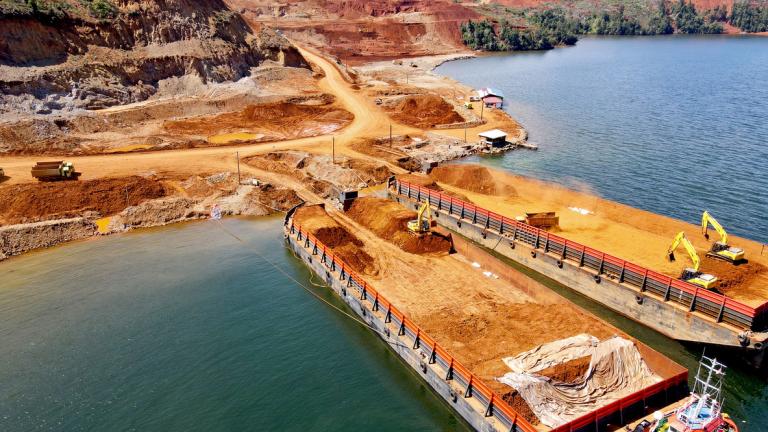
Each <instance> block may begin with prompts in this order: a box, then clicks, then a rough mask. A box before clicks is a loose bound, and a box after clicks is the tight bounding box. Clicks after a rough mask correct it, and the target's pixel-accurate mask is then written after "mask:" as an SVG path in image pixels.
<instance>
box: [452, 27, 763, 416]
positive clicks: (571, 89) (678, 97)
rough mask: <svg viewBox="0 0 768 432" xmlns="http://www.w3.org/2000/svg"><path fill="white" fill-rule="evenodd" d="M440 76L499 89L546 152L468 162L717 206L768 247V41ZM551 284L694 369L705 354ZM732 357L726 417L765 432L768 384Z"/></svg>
mask: <svg viewBox="0 0 768 432" xmlns="http://www.w3.org/2000/svg"><path fill="white" fill-rule="evenodd" d="M437 72H438V73H441V74H444V75H448V76H450V77H453V78H455V79H457V80H459V81H461V82H463V83H465V84H468V85H470V86H473V87H476V88H479V87H487V86H491V87H496V88H500V89H501V90H502V91H504V93H505V95H506V98H505V109H506V110H507V111H508V112H509V113H510V114H511V115H512V116H513V117H514V118H516V119H518V120H519V121H520V122H521V123H522V124H523V125H524V126H525V127H526V129H527V130H528V132H529V135H530V140H531V142H535V143H537V144H539V146H540V150H539V151H538V152H528V151H516V152H511V153H508V154H506V155H503V156H497V157H482V158H474V159H470V162H481V163H483V164H487V165H489V166H493V167H496V168H501V169H505V170H508V171H511V172H514V173H517V174H523V175H528V176H532V177H537V178H541V179H546V180H550V181H555V182H557V183H560V184H563V185H566V186H569V187H573V188H576V189H580V190H585V191H588V192H592V193H597V194H599V195H601V196H603V197H606V198H608V199H611V200H615V201H619V202H623V203H626V204H629V205H632V206H635V207H639V208H642V209H646V210H650V211H653V212H656V213H660V214H665V215H668V216H672V217H675V218H678V219H683V220H686V221H689V222H693V223H698V221H699V220H700V217H701V211H702V210H703V209H709V210H710V211H711V212H712V213H713V214H714V215H715V217H717V218H718V219H719V220H720V222H721V223H723V224H724V225H725V226H726V228H727V229H728V230H729V231H730V232H732V233H734V234H738V235H742V236H745V237H749V238H752V239H755V240H758V241H762V242H768V217H766V214H768V180H767V179H766V175H767V174H768V120H767V119H768V80H767V79H766V77H768V38H765V37H723V36H714V37H678V36H674V37H653V38H628V37H624V38H586V39H583V40H581V41H579V43H578V44H577V45H576V47H573V48H567V49H556V50H553V51H547V52H529V53H515V54H511V55H510V54H506V55H493V56H488V57H481V58H476V59H469V60H461V61H456V62H450V63H446V64H444V65H442V66H440V67H439V68H438V69H437ZM547 284H548V285H550V286H551V287H552V288H553V289H555V290H556V291H558V292H559V293H560V294H562V295H564V296H566V297H568V298H570V299H571V300H572V301H574V302H576V303H578V304H580V305H581V306H582V307H585V308H586V309H588V310H590V311H592V312H593V313H595V314H597V315H599V316H601V317H602V318H604V319H605V320H607V321H609V322H611V323H613V324H614V325H616V326H617V327H619V328H621V329H622V330H624V331H626V332H628V333H630V334H631V335H633V336H635V337H637V338H638V339H640V340H642V341H643V342H645V343H646V344H648V345H650V346H651V347H653V348H655V349H656V350H658V351H660V352H662V353H664V354H665V355H667V356H669V357H670V358H672V359H674V360H675V361H677V362H679V363H680V364H682V365H684V366H686V367H688V368H689V369H692V370H693V371H695V367H696V365H697V362H698V358H699V356H700V355H701V353H702V348H701V347H700V346H689V345H682V344H680V343H678V342H675V341H673V340H670V339H668V338H666V337H664V336H662V335H660V334H658V333H656V332H654V331H652V330H649V329H647V328H645V327H643V326H641V325H639V324H637V323H634V322H632V321H630V320H628V319H626V318H624V317H622V316H620V315H618V314H615V313H613V312H611V311H609V310H607V309H606V308H604V307H602V306H600V305H597V304H595V303H594V302H591V301H589V300H588V299H585V298H583V297H581V296H579V295H578V294H575V293H574V292H573V291H571V290H568V289H566V288H564V287H562V286H558V285H557V284H554V283H547ZM709 353H710V354H713V355H714V354H717V355H722V353H717V352H715V351H713V350H711V349H710V351H709ZM726 361H727V362H728V364H729V365H730V366H731V368H730V370H729V374H728V377H727V381H726V386H725V401H726V402H725V403H726V410H727V411H728V412H730V413H731V414H732V415H733V416H734V417H735V418H738V419H742V420H746V421H747V423H746V424H742V430H746V431H766V430H768V425H767V423H766V421H765V414H766V413H767V412H768V384H767V382H768V380H766V377H765V376H763V375H764V374H760V376H758V374H756V373H755V372H754V371H753V370H751V369H750V368H749V367H748V366H743V365H741V364H740V363H739V362H738V360H736V359H728V358H726ZM693 373H695V372H692V374H693Z"/></svg>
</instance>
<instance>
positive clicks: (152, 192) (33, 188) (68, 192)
mask: <svg viewBox="0 0 768 432" xmlns="http://www.w3.org/2000/svg"><path fill="white" fill-rule="evenodd" d="M168 193H169V191H168V189H167V188H166V187H165V185H163V183H162V182H159V181H156V180H151V179H148V178H144V177H139V176H132V177H124V178H107V179H96V180H82V181H65V182H54V183H23V184H16V185H8V186H2V187H0V223H3V224H15V223H25V222H36V221H40V220H47V219H57V218H64V217H75V216H79V215H81V214H82V213H83V212H85V211H94V212H97V213H98V214H99V215H101V216H107V215H112V214H116V213H119V212H121V211H122V210H123V209H124V208H126V207H129V206H134V205H137V204H139V203H141V202H142V201H144V200H147V199H152V198H160V197H163V196H165V195H167V194H168Z"/></svg>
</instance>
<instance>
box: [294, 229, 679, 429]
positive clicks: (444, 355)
mask: <svg viewBox="0 0 768 432" xmlns="http://www.w3.org/2000/svg"><path fill="white" fill-rule="evenodd" d="M289 216H290V214H289ZM287 228H288V232H289V234H290V235H292V236H295V238H296V240H297V242H298V243H299V244H300V245H302V246H303V247H304V248H305V249H307V250H310V251H311V253H312V255H315V256H319V257H320V262H321V263H322V264H323V265H324V266H325V268H327V269H328V270H329V271H330V272H331V273H338V277H339V280H341V281H345V282H346V285H347V287H348V288H353V289H355V290H357V292H358V294H359V296H360V300H361V301H363V302H368V304H370V309H371V310H372V311H374V312H379V313H380V314H381V315H383V317H384V323H385V325H386V324H391V325H392V327H393V329H396V330H397V335H398V336H405V337H407V338H408V339H410V340H411V341H412V342H413V349H420V350H421V351H422V352H423V353H424V354H425V356H426V358H427V359H428V362H429V364H438V365H440V366H441V367H442V369H443V370H444V371H445V379H446V380H455V381H456V382H457V383H459V384H460V386H461V388H462V389H463V392H464V394H463V397H465V398H470V397H473V398H476V399H477V400H478V401H479V402H480V403H481V404H482V405H483V406H484V407H485V413H484V414H485V416H486V417H495V418H497V419H498V420H499V421H500V422H501V423H502V424H503V425H504V426H505V427H506V428H508V429H507V430H509V431H512V432H515V431H519V432H536V431H537V430H538V429H537V428H535V427H534V426H533V425H531V423H530V422H528V421H527V420H526V419H525V418H524V417H522V416H521V415H520V414H519V413H518V412H517V411H515V410H514V409H513V408H512V407H510V406H509V405H508V404H507V403H506V402H505V401H504V400H503V399H502V398H501V397H500V396H499V395H498V394H497V393H495V392H494V391H493V390H491V388H490V387H488V385H487V384H485V383H484V382H483V380H482V379H480V378H479V377H478V376H476V375H475V374H473V373H472V372H471V371H470V370H469V369H467V368H466V367H465V366H463V365H462V364H461V363H460V362H459V361H458V360H456V359H455V358H454V357H453V356H452V355H451V354H450V353H449V352H448V351H447V350H446V349H444V348H443V347H442V346H440V345H439V344H438V343H437V342H436V341H435V340H434V339H433V338H432V337H430V336H429V335H428V334H427V333H426V332H424V331H423V330H422V329H421V328H419V326H418V325H416V323H414V322H413V321H412V320H411V319H410V318H408V317H407V316H406V315H405V314H404V313H403V312H401V311H400V310H399V309H397V307H395V305H393V304H392V303H390V302H389V301H388V300H387V299H386V298H385V297H384V296H383V295H381V294H380V293H379V292H378V291H377V290H376V289H374V288H373V287H372V286H371V285H370V284H368V283H367V282H366V281H365V280H364V279H363V278H362V277H360V275H358V274H357V273H356V272H355V271H353V270H352V269H351V268H350V267H349V266H348V265H346V264H345V263H344V261H342V260H341V259H339V258H338V257H336V256H335V255H334V254H333V252H332V251H331V250H330V249H329V248H327V247H326V246H325V245H324V244H323V243H322V242H321V241H320V240H318V239H317V238H316V237H315V236H314V235H312V233H310V232H309V231H307V230H304V229H302V228H301V226H299V225H297V224H294V222H293V218H291V220H290V222H287ZM687 376H688V372H687V371H685V372H681V373H679V374H676V375H675V376H672V377H670V378H667V379H665V380H664V381H662V382H659V383H657V384H654V385H653V386H650V387H648V388H646V389H643V390H641V391H638V392H636V393H634V394H632V395H629V396H627V397H625V398H622V399H621V400H618V401H616V402H613V403H611V404H610V405H607V406H605V407H602V408H600V409H598V410H596V411H594V412H592V413H589V414H587V415H585V416H583V417H580V418H578V419H576V420H573V421H571V422H569V423H568V424H565V425H562V426H559V427H557V428H554V429H550V430H551V431H553V432H587V431H594V430H596V429H595V428H596V427H598V425H599V424H600V422H605V421H606V419H611V420H612V421H613V419H620V421H623V417H624V413H625V411H628V410H632V412H633V413H635V412H636V413H637V415H638V416H639V415H641V414H644V410H645V407H647V406H648V404H649V403H651V402H650V401H651V400H652V399H654V398H659V397H663V398H664V400H663V401H662V402H663V403H664V404H666V403H668V402H669V400H668V399H669V398H670V397H676V396H677V395H678V394H679V393H680V392H679V391H678V390H679V389H680V386H681V385H682V386H684V387H685V386H686V385H687V383H686V381H687ZM456 397H460V396H458V395H457V396H456ZM641 402H642V404H640V403H641ZM614 424H617V423H614Z"/></svg>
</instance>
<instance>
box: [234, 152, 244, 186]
mask: <svg viewBox="0 0 768 432" xmlns="http://www.w3.org/2000/svg"><path fill="white" fill-rule="evenodd" d="M235 157H236V158H237V184H238V185H241V184H243V183H242V182H241V181H240V152H239V151H238V152H235Z"/></svg>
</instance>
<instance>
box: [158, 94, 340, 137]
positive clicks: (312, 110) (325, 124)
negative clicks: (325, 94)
mask: <svg viewBox="0 0 768 432" xmlns="http://www.w3.org/2000/svg"><path fill="white" fill-rule="evenodd" d="M353 118H354V116H353V115H352V114H351V113H349V112H347V111H345V110H343V109H340V108H336V107H332V106H329V105H302V104H292V103H285V102H280V103H272V104H260V105H249V106H247V107H246V108H244V109H243V110H240V111H235V112H228V113H224V114H219V115H215V116H202V117H195V118H189V119H182V120H171V121H166V122H165V123H164V124H163V128H164V129H165V130H166V131H168V132H172V133H175V134H185V135H196V136H204V137H209V136H213V135H217V134H227V133H233V132H242V131H248V133H250V134H253V135H254V136H255V138H253V140H258V141H267V140H275V139H291V138H299V137H307V136H316V135H323V134H326V133H330V132H333V131H335V130H338V129H341V128H342V127H344V126H346V125H348V124H349V123H350V122H352V120H353Z"/></svg>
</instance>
